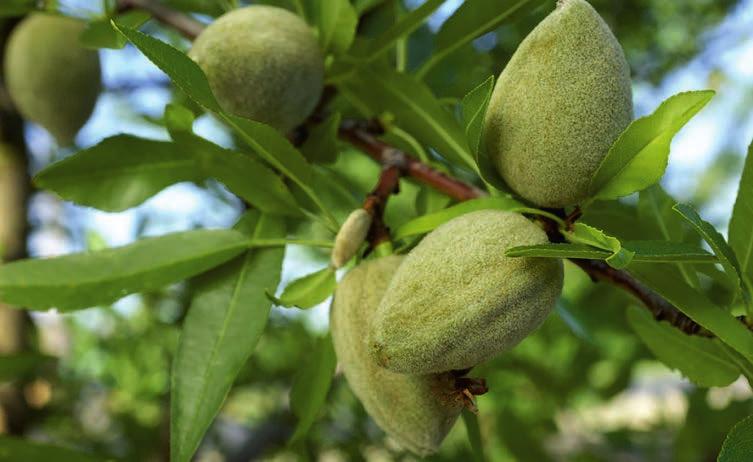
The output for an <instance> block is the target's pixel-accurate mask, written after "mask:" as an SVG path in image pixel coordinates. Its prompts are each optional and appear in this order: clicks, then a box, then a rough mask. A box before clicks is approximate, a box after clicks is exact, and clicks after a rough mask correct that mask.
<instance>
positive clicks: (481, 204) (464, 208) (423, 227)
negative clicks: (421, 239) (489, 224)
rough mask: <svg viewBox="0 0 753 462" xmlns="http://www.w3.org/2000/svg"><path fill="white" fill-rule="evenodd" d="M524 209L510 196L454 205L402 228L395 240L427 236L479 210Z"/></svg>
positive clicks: (397, 232)
mask: <svg viewBox="0 0 753 462" xmlns="http://www.w3.org/2000/svg"><path fill="white" fill-rule="evenodd" d="M522 208H523V209H524V208H525V205H524V204H522V203H521V202H518V201H517V200H515V199H513V198H512V197H509V196H499V197H482V198H479V199H473V200H469V201H465V202H461V203H460V204H457V205H453V206H452V207H448V208H446V209H443V210H440V211H438V212H434V213H430V214H428V215H423V216H420V217H418V218H414V219H413V220H411V221H409V222H407V223H405V224H404V225H402V226H400V227H399V228H398V229H397V230H396V231H395V233H394V235H393V238H394V240H396V241H397V240H399V239H404V238H406V237H409V236H416V235H418V234H425V233H428V232H430V231H432V230H434V229H435V228H436V227H437V226H439V225H441V224H442V223H445V222H447V221H450V220H452V219H453V218H455V217H459V216H460V215H465V214H466V213H469V212H475V211H477V210H486V209H497V210H508V211H518V210H520V209H522Z"/></svg>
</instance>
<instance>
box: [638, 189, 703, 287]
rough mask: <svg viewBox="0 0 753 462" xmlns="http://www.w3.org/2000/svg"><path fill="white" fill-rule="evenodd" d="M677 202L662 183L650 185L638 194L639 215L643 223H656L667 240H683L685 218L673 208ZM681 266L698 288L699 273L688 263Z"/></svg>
mask: <svg viewBox="0 0 753 462" xmlns="http://www.w3.org/2000/svg"><path fill="white" fill-rule="evenodd" d="M675 203H676V201H675V200H674V199H673V198H672V197H671V196H670V195H669V194H667V192H666V191H664V189H663V188H662V187H661V185H658V184H655V185H652V186H649V187H648V188H646V189H644V190H643V191H641V193H640V195H639V196H638V217H639V219H640V221H641V222H642V223H643V224H650V225H654V226H655V227H656V229H657V231H658V235H659V236H661V237H662V238H664V239H665V240H667V241H674V242H681V241H682V240H683V239H684V238H685V228H684V227H683V223H684V220H683V219H682V218H681V217H680V216H679V215H678V214H677V213H675V211H674V210H673V209H672V207H673V206H674V205H675ZM679 268H680V272H682V277H683V278H684V279H685V280H686V281H687V282H688V284H690V285H691V286H693V287H695V288H698V285H699V280H698V275H697V274H696V272H695V271H694V270H693V268H692V267H690V266H687V265H680V266H679Z"/></svg>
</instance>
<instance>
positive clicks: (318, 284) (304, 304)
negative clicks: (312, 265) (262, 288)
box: [271, 266, 337, 309]
mask: <svg viewBox="0 0 753 462" xmlns="http://www.w3.org/2000/svg"><path fill="white" fill-rule="evenodd" d="M336 286H337V280H336V279H335V269H334V268H332V267H331V266H328V267H326V268H324V269H322V270H319V271H315V272H313V273H311V274H307V275H306V276H304V277H302V278H300V279H296V280H295V281H293V282H291V283H290V284H288V285H287V287H285V290H284V291H283V292H282V295H280V298H274V297H271V298H272V301H274V302H275V304H276V305H279V306H284V307H288V308H291V307H297V308H301V309H308V308H312V307H314V306H316V305H318V304H320V303H322V302H323V301H324V300H326V299H327V298H328V297H329V296H330V295H332V293H333V292H334V291H335V287H336Z"/></svg>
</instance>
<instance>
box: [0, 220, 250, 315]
mask: <svg viewBox="0 0 753 462" xmlns="http://www.w3.org/2000/svg"><path fill="white" fill-rule="evenodd" d="M248 241H249V240H248V238H247V237H245V236H244V235H243V234H241V233H238V232H236V231H232V230H199V231H187V232H182V233H174V234H168V235H165V236H161V237H153V238H148V239H143V240H141V241H138V242H136V243H134V244H131V245H127V246H124V247H116V248H112V249H107V250H103V251H99V252H91V253H79V254H73V255H66V256H62V257H56V258H46V259H34V260H21V261H17V262H13V263H9V264H7V265H2V266H0V300H2V301H4V302H7V303H9V304H12V305H15V306H20V307H24V308H30V309H40V310H41V309H47V308H58V309H60V310H64V311H67V310H75V309H80V308H88V307H91V306H95V305H104V304H108V303H112V302H114V301H116V300H118V299H119V298H122V297H124V296H125V295H128V294H130V293H134V292H142V291H148V290H155V289H159V288H161V287H163V286H164V285H166V284H170V283H173V282H177V281H180V280H182V279H185V278H187V277H191V276H194V275H196V274H199V273H202V272H204V271H206V270H208V269H210V268H213V267H215V266H217V265H219V264H221V263H223V262H225V261H227V260H229V259H231V258H233V257H234V256H236V255H238V254H240V253H241V252H243V251H244V250H245V249H246V247H247V245H248Z"/></svg>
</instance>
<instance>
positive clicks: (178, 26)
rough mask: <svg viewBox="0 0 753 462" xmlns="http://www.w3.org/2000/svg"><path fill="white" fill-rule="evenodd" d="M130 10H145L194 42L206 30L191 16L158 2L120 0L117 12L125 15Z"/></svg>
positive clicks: (153, 0)
mask: <svg viewBox="0 0 753 462" xmlns="http://www.w3.org/2000/svg"><path fill="white" fill-rule="evenodd" d="M130 10H144V11H146V12H148V13H149V14H151V15H152V17H153V18H154V19H156V20H157V21H159V22H161V23H162V24H164V25H166V26H170V27H172V28H173V29H175V30H176V31H178V32H180V34H181V35H183V37H185V38H187V39H188V40H191V41H193V40H194V39H195V38H196V37H198V36H199V34H200V33H201V31H202V30H204V24H202V23H200V22H199V21H197V20H195V19H194V18H192V17H191V16H189V15H187V14H184V13H181V12H179V11H175V10H173V9H172V8H170V7H167V6H165V5H163V4H161V3H160V2H158V1H156V0H118V6H117V9H116V11H117V12H118V13H125V12H126V11H130Z"/></svg>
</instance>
